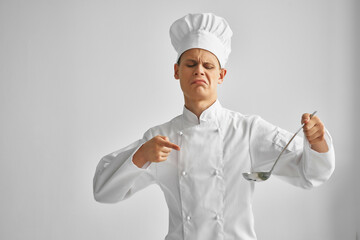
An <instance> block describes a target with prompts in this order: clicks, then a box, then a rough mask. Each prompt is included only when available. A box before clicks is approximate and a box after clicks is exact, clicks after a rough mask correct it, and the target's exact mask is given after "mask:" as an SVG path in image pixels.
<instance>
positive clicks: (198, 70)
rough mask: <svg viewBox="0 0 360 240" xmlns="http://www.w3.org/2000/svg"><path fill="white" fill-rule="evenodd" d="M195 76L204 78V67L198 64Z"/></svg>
mask: <svg viewBox="0 0 360 240" xmlns="http://www.w3.org/2000/svg"><path fill="white" fill-rule="evenodd" d="M194 75H195V76H197V75H200V76H203V75H205V73H204V67H203V66H202V65H201V64H198V65H197V66H196V68H195V69H194Z"/></svg>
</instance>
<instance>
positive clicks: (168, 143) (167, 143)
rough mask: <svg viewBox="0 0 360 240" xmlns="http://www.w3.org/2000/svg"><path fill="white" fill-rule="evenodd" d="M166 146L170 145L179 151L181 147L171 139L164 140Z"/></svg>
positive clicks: (169, 146)
mask: <svg viewBox="0 0 360 240" xmlns="http://www.w3.org/2000/svg"><path fill="white" fill-rule="evenodd" d="M164 146H165V147H168V148H172V149H174V150H177V151H179V150H180V147H179V146H178V145H176V144H175V143H172V142H170V141H166V140H164Z"/></svg>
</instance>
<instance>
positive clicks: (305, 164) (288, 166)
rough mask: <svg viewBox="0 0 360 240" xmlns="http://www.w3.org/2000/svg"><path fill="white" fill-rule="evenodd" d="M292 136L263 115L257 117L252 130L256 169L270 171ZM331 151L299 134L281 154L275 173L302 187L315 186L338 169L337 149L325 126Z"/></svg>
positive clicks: (252, 150)
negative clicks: (314, 146)
mask: <svg viewBox="0 0 360 240" xmlns="http://www.w3.org/2000/svg"><path fill="white" fill-rule="evenodd" d="M292 136H293V134H292V133H289V132H287V131H285V130H283V129H281V128H279V127H276V126H274V125H272V124H270V123H268V122H266V121H265V120H263V119H261V118H260V117H255V118H254V120H253V122H252V126H251V132H250V156H251V161H252V170H253V171H269V170H270V169H271V167H272V165H273V164H274V162H275V160H276V158H277V157H278V156H279V154H280V153H281V151H282V150H283V149H284V147H285V146H286V144H287V142H288V141H289V140H290V139H291V137H292ZM325 140H326V142H327V145H328V147H329V150H328V152H326V153H319V152H316V151H314V150H313V149H311V147H310V144H309V142H308V141H307V139H306V138H302V137H299V136H296V137H295V138H294V139H293V141H292V142H291V143H290V145H289V146H288V148H287V149H286V150H285V151H284V153H283V154H282V155H281V157H280V159H279V161H278V163H277V165H276V166H275V168H274V171H273V174H275V175H277V176H278V177H279V178H281V179H282V180H284V181H286V182H288V183H290V184H292V185H295V186H299V187H302V188H311V187H316V186H319V185H321V184H322V183H324V182H325V181H327V180H328V179H329V178H330V176H331V175H332V173H333V171H334V169H335V153H334V147H333V143H332V139H331V136H330V134H329V132H328V131H327V130H326V134H325Z"/></svg>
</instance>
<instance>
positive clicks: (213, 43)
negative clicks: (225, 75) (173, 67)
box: [170, 13, 232, 68]
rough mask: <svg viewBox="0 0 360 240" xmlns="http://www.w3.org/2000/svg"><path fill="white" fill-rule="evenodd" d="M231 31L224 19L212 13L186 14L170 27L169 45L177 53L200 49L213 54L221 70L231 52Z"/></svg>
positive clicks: (179, 54)
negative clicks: (170, 44)
mask: <svg viewBox="0 0 360 240" xmlns="http://www.w3.org/2000/svg"><path fill="white" fill-rule="evenodd" d="M231 36H232V31H231V29H230V26H229V24H228V23H227V22H226V20H225V19H223V18H221V17H218V16H216V15H214V14H212V13H197V14H188V15H186V16H184V17H182V18H180V19H178V20H176V21H175V22H174V23H173V24H172V25H171V27H170V38H171V43H172V45H173V46H174V48H175V50H176V51H177V53H178V56H177V60H179V58H180V56H181V54H183V53H184V52H185V51H186V50H189V49H192V48H201V49H205V50H208V51H210V52H211V53H213V54H214V55H215V56H216V57H217V58H218V60H219V62H220V66H221V67H222V68H223V67H224V66H225V64H226V62H227V60H228V57H229V54H230V52H231Z"/></svg>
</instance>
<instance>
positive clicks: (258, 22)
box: [0, 0, 360, 240]
mask: <svg viewBox="0 0 360 240" xmlns="http://www.w3.org/2000/svg"><path fill="white" fill-rule="evenodd" d="M359 11H360V8H359V1H356V0H271V1H269V0H256V1H250V0H237V1H224V0H222V1H193V0H191V1H184V0H183V1H160V0H156V1H155V0H152V1H118V0H117V1H115V0H113V1H111V0H103V1H94V0H91V1H82V0H71V1H70V0H65V1H50V0H49V1H46V0H33V1H26V0H19V1H12V0H0V110H1V112H0V114H1V115H0V116H1V117H0V158H1V161H0V189H1V197H0V203H1V204H0V239H6V240H15V239H29V240H38V239H41V240H42V239H44V240H45V239H46V240H55V239H58V240H63V239H86V240H95V239H148V240H159V239H163V238H164V237H165V235H166V232H167V224H168V216H167V215H168V209H167V207H166V204H165V200H164V197H163V195H162V192H161V190H160V189H159V188H158V187H157V186H150V187H149V188H147V189H145V190H143V191H141V192H139V193H137V194H136V195H135V196H134V197H132V198H130V199H128V200H126V201H124V202H120V203H118V204H112V205H106V204H100V203H97V202H95V201H94V200H93V196H92V178H93V174H94V171H95V167H96V165H97V163H98V161H99V160H100V158H101V157H102V156H104V155H106V154H108V153H110V152H112V151H114V150H117V149H119V148H122V147H124V146H126V145H128V144H129V143H131V142H133V141H135V140H137V139H138V138H141V137H142V134H143V133H144V132H145V131H146V130H147V129H148V128H150V127H152V126H154V125H157V124H161V123H163V122H166V121H168V120H170V119H171V118H173V117H174V116H176V115H178V114H181V112H182V107H183V97H182V93H181V91H180V88H179V83H178V82H177V81H175V80H174V78H173V63H174V61H175V57H176V53H175V51H174V50H173V49H172V46H171V44H170V39H169V34H168V30H169V27H170V24H171V23H172V22H173V21H174V20H176V19H178V18H180V17H182V16H184V15H185V14H187V13H194V12H213V13H215V14H218V15H220V16H223V17H225V18H226V19H227V20H228V22H229V23H230V25H231V27H232V29H233V32H234V36H233V41H232V42H233V52H232V54H231V55H230V60H229V64H228V66H227V68H228V75H227V77H226V79H225V81H224V83H223V84H222V85H221V86H220V88H219V98H220V101H221V103H222V105H223V106H224V107H226V108H229V109H232V110H235V111H239V112H241V113H244V114H258V115H260V116H262V117H263V118H265V119H266V120H268V121H270V122H272V123H273V124H276V125H279V126H281V127H283V128H285V129H287V130H289V131H294V130H296V129H297V128H298V127H299V124H300V118H301V114H302V113H304V112H312V111H314V110H318V116H319V117H320V118H321V119H322V120H323V122H324V123H325V125H326V127H327V128H328V130H329V131H330V132H331V134H332V137H333V139H334V144H335V150H336V157H337V162H336V170H335V173H334V175H333V177H332V178H331V179H330V180H329V181H328V182H327V183H326V184H324V185H323V186H321V187H319V188H316V189H313V190H310V191H309V190H303V189H298V188H295V187H292V186H289V185H287V184H286V183H283V182H281V181H280V180H278V179H276V178H271V180H269V181H268V182H265V183H262V184H257V189H256V192H255V198H254V211H255V217H256V230H257V233H258V237H259V239H260V240H274V239H276V240H285V239H291V240H304V239H307V240H339V239H341V240H354V239H356V232H358V234H359V231H360V227H359V218H358V216H359V215H360V212H359V207H358V206H359V199H360V198H359V185H358V184H355V182H359V181H360V179H359V177H356V178H355V177H353V176H352V174H353V173H356V172H355V170H356V168H358V169H359V157H358V156H357V155H356V153H357V150H358V148H359V145H358V143H355V141H357V139H355V129H356V130H357V129H358V127H355V124H356V123H357V124H358V121H356V120H358V119H359V118H358V117H359V115H356V112H358V108H359V105H358V100H359V97H358V96H357V92H358V90H359V83H358V82H359V76H360V74H359V70H358V69H359V66H358V65H359V63H360V61H359V57H358V56H359V54H360V52H359V49H358V48H356V43H357V42H359V24H358V23H359V18H357V19H356V18H355V17H356V15H358V14H359ZM356 51H357V54H356ZM356 64H357V65H356ZM357 132H358V133H359V131H358V130H357ZM239 177H241V176H240V175H239Z"/></svg>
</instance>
